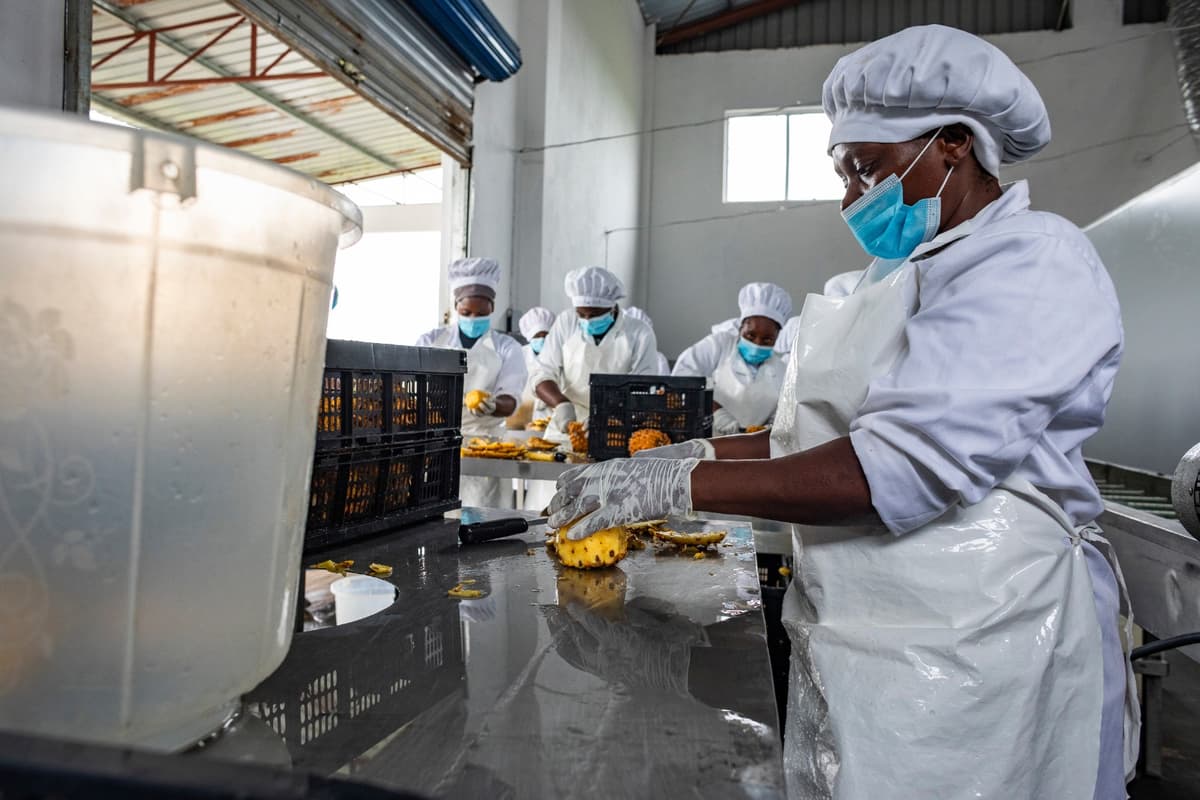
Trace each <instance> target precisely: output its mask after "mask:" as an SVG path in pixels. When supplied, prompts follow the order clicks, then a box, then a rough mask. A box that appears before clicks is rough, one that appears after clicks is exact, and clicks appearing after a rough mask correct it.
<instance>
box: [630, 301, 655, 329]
mask: <svg viewBox="0 0 1200 800" xmlns="http://www.w3.org/2000/svg"><path fill="white" fill-rule="evenodd" d="M625 316H627V317H630V318H632V319H636V320H638V321H639V322H644V323H646V324H647V325H649V326H650V329H651V330H654V320H652V319H650V315H649V314H647V313H646V312H645V311H642V310H641V309H640V308H638V307H637V306H630V307H629V308H627V309H625Z"/></svg>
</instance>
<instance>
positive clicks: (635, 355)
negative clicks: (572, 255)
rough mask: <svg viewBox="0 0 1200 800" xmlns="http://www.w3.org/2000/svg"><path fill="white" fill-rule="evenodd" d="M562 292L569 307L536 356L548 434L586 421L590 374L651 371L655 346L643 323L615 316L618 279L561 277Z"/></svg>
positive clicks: (583, 273) (582, 274)
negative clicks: (548, 413)
mask: <svg viewBox="0 0 1200 800" xmlns="http://www.w3.org/2000/svg"><path fill="white" fill-rule="evenodd" d="M563 288H564V290H565V291H566V293H567V297H568V298H569V299H570V301H571V305H572V306H573V309H572V310H570V311H564V312H563V313H561V314H559V315H558V319H557V320H555V322H554V327H553V328H551V329H550V335H549V336H547V337H546V344H545V346H544V347H543V348H542V352H541V355H540V356H539V357H538V367H537V371H536V372H535V373H534V388H535V391H536V392H537V396H538V397H540V398H541V399H542V401H543V402H545V403H546V405H547V406H549V407H550V408H552V409H554V411H553V413H552V416H551V421H550V427H549V429H548V430H550V431H551V433H563V432H565V431H566V429H567V425H568V423H570V422H574V421H576V420H578V421H580V422H583V423H584V424H586V423H587V417H588V411H589V405H590V402H589V401H590V396H591V392H590V389H589V385H588V381H589V379H590V378H591V376H592V373H593V372H598V373H616V374H629V375H654V374H656V373H657V370H658V365H657V355H658V343H657V342H656V341H655V339H654V331H653V330H652V329H651V328H650V326H649V325H647V324H646V323H644V322H641V321H639V320H636V319H632V318H631V317H630V316H629V315H628V314H624V313H622V312H621V309H620V308H619V307H618V305H617V301H619V300H621V299H622V298H623V297H625V286H624V284H622V283H621V279H620V278H618V277H617V276H616V275H614V274H612V273H611V272H609V271H608V270H606V269H604V268H603V267H583V268H580V269H576V270H572V271H571V272H569V273H567V277H566V279H565V280H564V281H563Z"/></svg>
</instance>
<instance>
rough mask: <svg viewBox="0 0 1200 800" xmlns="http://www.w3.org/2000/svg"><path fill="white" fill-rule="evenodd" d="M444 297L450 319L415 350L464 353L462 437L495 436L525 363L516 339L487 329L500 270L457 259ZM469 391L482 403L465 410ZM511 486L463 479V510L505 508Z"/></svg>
mask: <svg viewBox="0 0 1200 800" xmlns="http://www.w3.org/2000/svg"><path fill="white" fill-rule="evenodd" d="M449 277H450V292H451V294H452V295H453V298H454V319H453V320H452V321H451V322H450V324H449V325H443V326H442V327H440V328H436V329H434V330H432V331H430V332H429V333H425V334H422V335H421V337H420V338H419V339H418V340H417V346H418V347H451V348H457V349H459V350H466V351H467V374H466V378H465V379H464V380H463V412H462V413H463V416H462V419H463V422H462V431H463V436H500V435H503V433H504V419H505V417H507V416H508V415H510V414H512V413H513V412H514V411H516V409H517V398H518V397H520V396H521V390H522V389H524V388H525V379H526V373H525V359H524V357H522V355H521V346H520V345H519V344H517V341H516V339H513V338H512V337H511V336H506V335H505V334H503V333H500V332H498V331H493V330H492V329H491V316H492V312H494V311H495V310H496V305H495V303H496V288H497V287H498V286H499V285H500V264H499V263H498V262H497V261H496V260H495V259H492V258H460V259H458V260H457V261H454V262H452V263H451V264H450V270H449ZM472 391H479V392H482V393H483V398H482V400H480V402H478V403H477V404H474V405H470V406H469V405H468V404H467V399H468V395H470V393H471V392H472ZM511 483H512V482H511V481H501V480H500V479H498V478H481V477H476V476H469V475H464V476H463V477H462V480H461V491H460V496H461V498H462V501H463V505H468V506H483V507H496V508H511V507H512V493H511V491H505V487H510V486H511Z"/></svg>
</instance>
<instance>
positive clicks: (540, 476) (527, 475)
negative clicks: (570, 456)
mask: <svg viewBox="0 0 1200 800" xmlns="http://www.w3.org/2000/svg"><path fill="white" fill-rule="evenodd" d="M577 466H579V464H572V463H569V462H566V461H517V460H515V459H511V458H463V459H462V474H463V475H474V476H477V477H480V478H512V479H514V480H527V481H556V480H558V476H559V475H562V474H563V472H565V471H566V470H568V469H570V468H571V467H577Z"/></svg>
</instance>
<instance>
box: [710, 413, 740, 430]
mask: <svg viewBox="0 0 1200 800" xmlns="http://www.w3.org/2000/svg"><path fill="white" fill-rule="evenodd" d="M741 429H742V426H741V425H738V421H737V417H735V416H734V415H733V414H730V413H729V411H727V410H726V409H724V408H718V409H717V410H716V411H714V412H713V426H712V431H713V436H732V435H733V434H735V433H737V432H738V431H740V430H741Z"/></svg>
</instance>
